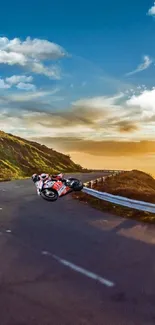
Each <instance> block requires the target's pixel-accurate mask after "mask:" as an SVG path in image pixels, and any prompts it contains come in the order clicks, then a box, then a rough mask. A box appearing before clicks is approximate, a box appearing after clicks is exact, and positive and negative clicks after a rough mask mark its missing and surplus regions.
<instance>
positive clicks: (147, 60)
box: [126, 55, 152, 76]
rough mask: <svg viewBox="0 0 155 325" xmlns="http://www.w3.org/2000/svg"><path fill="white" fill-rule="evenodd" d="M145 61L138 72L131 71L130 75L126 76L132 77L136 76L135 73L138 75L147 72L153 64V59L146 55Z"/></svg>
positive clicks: (138, 68)
mask: <svg viewBox="0 0 155 325" xmlns="http://www.w3.org/2000/svg"><path fill="white" fill-rule="evenodd" d="M143 61H144V62H143V63H141V64H140V65H139V66H138V67H137V69H136V70H134V71H131V72H128V73H127V74H126V76H131V75H133V74H135V73H137V72H140V71H143V70H146V69H148V68H149V66H150V65H151V64H152V60H151V58H150V57H149V56H148V55H145V56H144V57H143Z"/></svg>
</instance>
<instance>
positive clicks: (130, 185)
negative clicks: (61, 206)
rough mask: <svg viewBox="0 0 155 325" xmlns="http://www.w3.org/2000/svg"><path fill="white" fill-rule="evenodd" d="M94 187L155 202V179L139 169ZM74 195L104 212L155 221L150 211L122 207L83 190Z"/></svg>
mask: <svg viewBox="0 0 155 325" xmlns="http://www.w3.org/2000/svg"><path fill="white" fill-rule="evenodd" d="M94 188H95V189H96V190H98V191H102V192H107V193H111V194H114V195H120V196H124V197H128V198H130V199H134V200H139V201H145V202H150V203H155V179H154V178H153V177H152V176H150V175H148V174H146V173H144V172H141V171H138V170H132V171H129V172H125V173H122V174H118V175H117V176H112V177H110V178H107V179H106V180H105V182H104V183H102V184H100V185H94ZM73 197H74V198H76V199H78V200H80V201H82V202H84V203H86V204H90V205H91V206H92V207H94V208H97V209H99V210H101V211H103V212H109V213H112V214H116V215H119V216H122V217H124V218H133V219H136V220H141V221H145V222H150V223H155V215H154V214H152V213H149V212H143V211H138V210H135V209H129V208H126V207H122V206H119V205H117V204H112V203H109V202H106V201H102V200H99V199H97V198H95V197H93V196H90V195H87V194H85V193H82V192H81V193H78V194H73Z"/></svg>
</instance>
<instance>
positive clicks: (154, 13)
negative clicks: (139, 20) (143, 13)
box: [148, 2, 155, 16]
mask: <svg viewBox="0 0 155 325" xmlns="http://www.w3.org/2000/svg"><path fill="white" fill-rule="evenodd" d="M148 15H149V16H155V2H154V5H153V6H152V7H151V8H150V9H149V10H148Z"/></svg>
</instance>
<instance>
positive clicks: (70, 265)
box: [42, 251, 115, 287]
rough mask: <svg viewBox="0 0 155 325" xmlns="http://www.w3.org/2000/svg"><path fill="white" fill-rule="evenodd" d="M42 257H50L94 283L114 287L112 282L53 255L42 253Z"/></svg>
mask: <svg viewBox="0 0 155 325" xmlns="http://www.w3.org/2000/svg"><path fill="white" fill-rule="evenodd" d="M42 255H46V256H51V257H52V258H54V259H55V260H56V261H58V262H59V263H60V264H63V265H65V266H67V267H69V268H70V269H72V270H74V271H75V272H78V273H81V274H83V275H85V276H87V277H88V278H91V279H93V280H96V281H98V282H100V283H101V284H104V285H106V286H107V287H114V286H115V284H114V283H113V282H111V281H109V280H107V279H105V278H103V277H101V276H100V275H98V274H95V273H93V272H90V271H88V270H86V269H84V268H82V267H80V266H77V265H75V264H73V263H71V262H69V261H67V260H64V259H62V258H60V257H59V256H56V255H53V254H51V253H50V252H47V251H42Z"/></svg>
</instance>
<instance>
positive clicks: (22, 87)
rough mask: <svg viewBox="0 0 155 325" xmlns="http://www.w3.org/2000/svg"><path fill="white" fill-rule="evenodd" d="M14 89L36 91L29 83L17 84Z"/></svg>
mask: <svg viewBox="0 0 155 325" xmlns="http://www.w3.org/2000/svg"><path fill="white" fill-rule="evenodd" d="M16 87H17V88H18V89H22V90H33V91H34V90H36V86H35V85H33V84H30V83H24V82H19V83H18V84H17V85H16Z"/></svg>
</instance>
